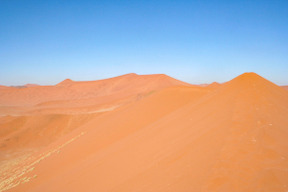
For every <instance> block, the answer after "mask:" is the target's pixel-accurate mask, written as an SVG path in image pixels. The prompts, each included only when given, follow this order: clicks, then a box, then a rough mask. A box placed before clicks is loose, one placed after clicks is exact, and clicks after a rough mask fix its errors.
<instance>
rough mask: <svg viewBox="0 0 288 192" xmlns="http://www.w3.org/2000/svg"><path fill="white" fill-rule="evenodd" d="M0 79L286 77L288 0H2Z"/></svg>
mask: <svg viewBox="0 0 288 192" xmlns="http://www.w3.org/2000/svg"><path fill="white" fill-rule="evenodd" d="M0 65H1V68H0V84H2V85H21V84H26V83H37V84H42V85H47V84H56V83H58V82H59V81H62V80H63V79H65V78H71V79H73V80H97V79H102V78H107V77H112V76H117V75H121V74H125V73H131V72H134V73H138V74H151V73H165V74H167V75H170V76H172V77H175V78H178V79H180V80H183V81H186V82H190V83H210V82H212V81H218V82H224V81H227V80H230V79H231V78H233V77H235V76H237V75H239V74H241V73H243V72H250V71H253V72H256V73H258V74H260V75H262V76H264V77H265V78H268V79H269V80H271V81H273V82H275V83H277V84H288V1H287V0H270V1H269V0H238V1H237V0H233V1H231V0H222V1H221V0H218V1H216V0H187V1H184V0H178V1H176V0H174V1H169V0H158V1H155V0H143V1H142V0H135V1H128V0H126V1H125V0H123V1H116V0H115V1H109V0H105V1H104V0H103V1H100V0H91V1H89V0H78V1H77V0H69V1H64V0H63V1H53V0H45V1H44V0H34V1H32V0H0Z"/></svg>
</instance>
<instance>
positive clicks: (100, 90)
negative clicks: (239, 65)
mask: <svg viewBox="0 0 288 192" xmlns="http://www.w3.org/2000/svg"><path fill="white" fill-rule="evenodd" d="M0 191H1V192H2V191H11V192H12V191H17V192H23V191H31V192H38V191H41V192H45V191H47V192H48V191H49V192H63V191H67V192H74V191H75V192H79V191H87V192H88V191H91V192H92V191H97V192H112V191H115V192H148V191H151V192H152V191H153V192H168V191H171V192H287V191H288V91H287V87H280V86H278V85H276V84H274V83H272V82H270V81H269V80H267V79H265V78H263V77H261V76H259V75H257V74H256V73H244V74H242V75H239V76H238V77H235V78H234V79H232V80H231V81H228V82H226V83H223V84H219V83H212V84H210V85H207V86H197V85H191V84H188V83H185V82H182V81H179V80H176V79H173V78H171V77H169V76H167V75H163V74H160V75H137V74H127V75H123V76H119V77H114V78H110V79H104V80H97V81H83V82H77V81H72V80H70V79H66V80H64V81H63V82H60V83H59V84H57V85H54V86H37V85H28V86H23V87H7V86H1V87H0Z"/></svg>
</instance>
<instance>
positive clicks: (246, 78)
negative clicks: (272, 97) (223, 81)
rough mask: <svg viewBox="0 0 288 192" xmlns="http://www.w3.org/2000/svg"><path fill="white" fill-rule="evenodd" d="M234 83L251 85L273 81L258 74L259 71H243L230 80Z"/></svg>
mask: <svg viewBox="0 0 288 192" xmlns="http://www.w3.org/2000/svg"><path fill="white" fill-rule="evenodd" d="M230 82H231V83H233V84H235V85H236V84H238V85H239V84H242V85H243V84H245V85H251V84H254V85H255V84H262V83H264V84H265V83H267V82H269V83H271V82H270V81H269V80H267V79H265V78H263V77H261V76H260V75H258V74H257V73H254V72H247V73H243V74H241V75H239V76H237V77H235V78H234V79H232V80H231V81H230Z"/></svg>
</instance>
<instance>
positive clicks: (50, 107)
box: [0, 74, 189, 161]
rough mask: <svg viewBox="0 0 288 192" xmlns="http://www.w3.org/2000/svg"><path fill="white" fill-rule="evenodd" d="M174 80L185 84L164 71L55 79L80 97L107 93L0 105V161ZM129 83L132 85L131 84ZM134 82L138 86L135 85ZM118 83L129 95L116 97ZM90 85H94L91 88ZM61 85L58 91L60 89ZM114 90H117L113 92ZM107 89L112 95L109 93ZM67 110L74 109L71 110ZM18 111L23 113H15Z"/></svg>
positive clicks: (46, 142) (36, 91)
mask: <svg viewBox="0 0 288 192" xmlns="http://www.w3.org/2000/svg"><path fill="white" fill-rule="evenodd" d="M152 81H154V84H153V85H150V84H151V82H152ZM99 82H100V83H99ZM131 82H132V83H131ZM125 83H126V84H127V85H126V86H125V85H124V84H125ZM177 83H178V84H183V85H189V84H186V83H182V82H180V81H178V80H175V79H173V78H170V77H168V76H166V75H146V76H138V75H136V74H127V75H124V76H121V77H116V78H112V79H108V80H101V81H95V82H73V81H72V80H65V81H63V82H61V83H59V84H58V85H57V86H56V87H62V89H63V90H64V91H65V90H67V89H68V88H69V87H70V88H71V87H73V88H71V89H73V90H74V91H75V92H79V93H80V92H81V91H82V93H81V94H84V96H81V97H84V98H85V94H89V93H90V92H92V93H94V92H95V94H104V95H105V94H107V96H102V97H96V98H95V97H94V98H89V99H78V100H64V101H63V100H61V101H50V102H45V103H41V104H39V105H36V106H34V107H33V108H32V107H29V108H28V109H29V110H30V111H29V113H23V111H24V112H25V111H27V107H22V106H13V107H8V106H2V107H0V109H1V113H2V114H3V117H1V116H0V150H1V153H0V161H1V160H3V159H5V158H6V156H7V158H8V157H10V156H11V155H9V153H14V152H17V151H21V150H24V149H25V150H34V149H38V148H40V147H42V146H45V145H47V144H49V143H51V142H52V141H54V140H55V139H57V138H58V137H61V136H63V135H65V134H67V133H69V132H70V131H72V130H73V129H76V128H77V127H79V126H80V125H83V124H85V123H87V122H88V121H89V120H90V119H91V118H97V117H98V116H99V115H102V114H103V113H105V112H109V111H112V110H114V109H115V108H117V107H119V104H121V105H124V104H128V103H129V102H131V101H133V99H131V97H132V98H136V99H138V100H139V96H141V95H142V94H144V93H145V92H147V91H149V92H148V94H146V95H149V94H151V90H155V91H156V89H161V88H163V87H169V86H175V85H176V84H177ZM131 84H132V85H133V86H134V87H133V86H131ZM136 85H137V86H139V87H135V86H136ZM121 86H123V87H124V88H123V89H125V90H126V91H127V92H126V93H124V94H123V95H125V94H126V95H132V96H130V97H126V98H124V99H120V100H119V98H121V97H122V96H121V95H120V93H121V90H118V89H120V88H121ZM67 87H68V88H67ZM129 87H130V88H129ZM54 88H55V87H47V86H43V87H39V89H30V90H32V92H31V94H32V93H35V94H38V93H39V90H46V91H47V90H48V91H49V90H50V91H51V89H54ZM93 88H98V89H97V90H93ZM116 88H117V89H116ZM11 89H12V90H14V91H15V90H17V89H16V88H11ZM56 89H57V88H56ZM62 89H61V90H60V91H63V90H62ZM19 90H23V89H19ZM26 90H29V89H26ZM33 90H34V92H33ZM100 90H103V91H106V93H101V92H100V93H97V92H96V91H100ZM93 91H94V92H93ZM129 91H130V92H129ZM20 92H21V91H20ZM114 92H115V93H119V94H118V95H115V94H114ZM111 93H113V94H114V95H110V94H111ZM139 94H140V95H139ZM50 95H53V93H50ZM75 95H77V93H71V94H70V95H69V94H67V95H66V96H65V95H64V96H63V99H65V98H66V99H67V98H69V97H72V96H75ZM29 97H31V99H32V98H35V96H34V95H29ZM15 98H18V99H20V100H21V94H20V95H18V96H17V95H16V96H15ZM117 98H118V100H117ZM115 99H116V101H115ZM95 105H96V106H95ZM75 107H77V108H75ZM99 107H100V108H99ZM74 108H75V109H74ZM95 109H96V110H95ZM31 111H33V112H31ZM71 111H74V112H73V113H71ZM1 113H0V115H2V114H1ZM7 114H12V115H13V117H10V116H7V117H6V115H7ZM19 114H24V115H22V116H19ZM15 115H16V116H15ZM25 150H24V151H25ZM7 154H8V155H7ZM16 154H17V153H16Z"/></svg>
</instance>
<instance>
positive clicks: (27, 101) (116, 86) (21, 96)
mask: <svg viewBox="0 0 288 192" xmlns="http://www.w3.org/2000/svg"><path fill="white" fill-rule="evenodd" d="M172 85H186V86H187V85H189V84H187V83H184V82H181V81H179V80H176V79H173V78H171V77H168V76H166V75H162V74H160V75H136V74H127V75H123V76H119V77H114V78H110V79H105V80H98V81H82V82H74V81H72V80H64V81H63V82H61V83H59V84H57V85H55V86H36V87H27V88H18V89H17V88H10V89H3V90H2V91H1V95H0V106H31V105H36V104H39V103H43V102H48V101H59V100H77V99H89V98H98V97H103V96H111V95H114V97H115V98H119V99H120V98H123V97H127V96H130V95H133V94H138V93H144V92H149V91H153V90H157V89H160V88H165V87H170V86H172Z"/></svg>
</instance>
